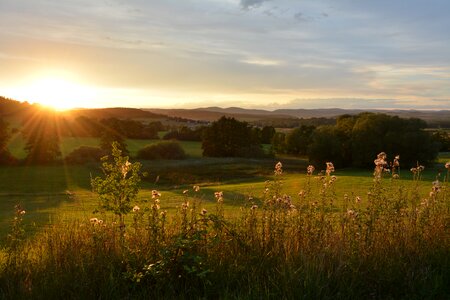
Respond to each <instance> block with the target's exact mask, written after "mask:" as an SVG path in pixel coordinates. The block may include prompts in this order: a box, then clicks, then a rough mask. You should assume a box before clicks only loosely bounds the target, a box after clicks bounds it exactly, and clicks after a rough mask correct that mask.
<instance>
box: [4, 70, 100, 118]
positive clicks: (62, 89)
mask: <svg viewBox="0 0 450 300" xmlns="http://www.w3.org/2000/svg"><path fill="white" fill-rule="evenodd" d="M1 89H2V91H3V93H4V94H5V95H6V96H7V97H10V98H13V99H17V100H21V101H28V102H30V103H38V104H41V105H43V106H46V107H49V108H53V109H55V110H68V109H72V108H85V107H93V106H95V103H96V99H97V98H98V96H99V94H98V91H99V90H98V88H97V87H95V86H92V85H90V84H86V83H83V81H82V80H80V79H79V75H77V74H74V73H69V72H66V71H61V70H57V71H55V70H52V71H45V72H38V73H31V74H30V75H29V76H27V77H25V78H23V79H22V80H21V81H20V82H18V84H16V85H13V86H9V87H6V88H5V87H1Z"/></svg>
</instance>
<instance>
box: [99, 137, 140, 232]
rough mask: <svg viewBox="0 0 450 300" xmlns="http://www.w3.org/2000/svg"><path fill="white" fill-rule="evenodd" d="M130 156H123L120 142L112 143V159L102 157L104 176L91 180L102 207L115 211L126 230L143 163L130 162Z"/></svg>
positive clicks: (122, 227) (135, 197)
mask: <svg viewBox="0 0 450 300" xmlns="http://www.w3.org/2000/svg"><path fill="white" fill-rule="evenodd" d="M128 159H129V158H128V156H122V151H121V150H120V149H119V144H118V143H116V142H114V143H113V144H112V160H110V159H109V157H108V156H105V157H103V158H102V161H103V165H102V169H103V173H104V175H105V177H104V178H102V177H96V178H94V179H92V180H91V185H92V189H93V191H94V192H96V193H97V194H98V198H99V200H100V208H101V210H104V211H110V212H113V213H114V214H115V215H116V216H117V217H118V218H119V222H120V228H121V229H122V231H124V230H125V216H126V215H127V214H128V213H129V212H130V211H131V210H132V203H133V202H134V201H135V200H136V199H137V194H138V192H139V189H140V186H139V183H140V182H141V174H140V169H141V164H140V163H130V162H129V161H128Z"/></svg>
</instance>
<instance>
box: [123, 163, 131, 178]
mask: <svg viewBox="0 0 450 300" xmlns="http://www.w3.org/2000/svg"><path fill="white" fill-rule="evenodd" d="M130 166H131V163H130V162H129V161H128V160H127V161H126V162H125V164H124V165H123V166H122V175H123V178H125V177H127V173H128V171H129V170H130Z"/></svg>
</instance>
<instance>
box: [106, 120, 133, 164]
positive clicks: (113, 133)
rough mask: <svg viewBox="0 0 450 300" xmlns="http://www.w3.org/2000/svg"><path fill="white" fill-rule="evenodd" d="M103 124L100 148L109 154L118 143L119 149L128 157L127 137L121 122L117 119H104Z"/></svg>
mask: <svg viewBox="0 0 450 300" xmlns="http://www.w3.org/2000/svg"><path fill="white" fill-rule="evenodd" d="M100 124H101V131H102V133H101V136H100V148H101V149H102V150H103V151H105V152H107V153H111V152H112V144H113V143H114V142H117V148H118V149H119V150H121V151H122V154H123V155H128V154H129V152H128V150H127V144H126V143H125V140H126V135H125V133H124V132H123V129H122V126H121V121H120V120H119V119H116V118H109V119H103V120H101V121H100Z"/></svg>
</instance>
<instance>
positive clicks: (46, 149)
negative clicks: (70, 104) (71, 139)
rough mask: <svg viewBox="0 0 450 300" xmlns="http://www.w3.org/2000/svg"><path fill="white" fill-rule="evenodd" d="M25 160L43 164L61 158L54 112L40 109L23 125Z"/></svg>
mask: <svg viewBox="0 0 450 300" xmlns="http://www.w3.org/2000/svg"><path fill="white" fill-rule="evenodd" d="M22 133H23V135H24V137H25V139H26V145H25V150H26V151H27V152H28V155H27V157H26V161H27V162H29V163H38V164H42V163H43V164H45V163H51V162H55V161H57V160H58V159H60V158H61V150H60V132H59V130H58V118H57V116H56V113H54V112H48V111H44V110H41V111H39V112H36V113H35V114H34V115H33V117H32V118H31V119H30V120H29V121H28V122H27V123H26V124H25V125H24V127H23V130H22Z"/></svg>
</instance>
